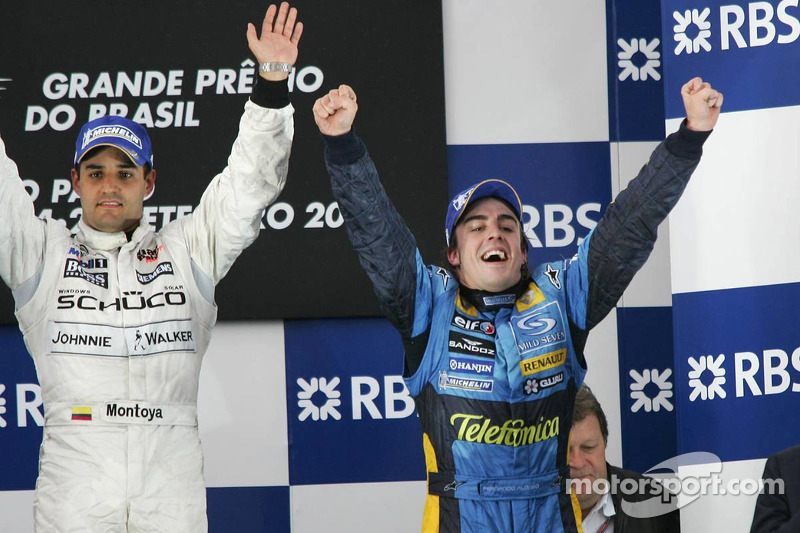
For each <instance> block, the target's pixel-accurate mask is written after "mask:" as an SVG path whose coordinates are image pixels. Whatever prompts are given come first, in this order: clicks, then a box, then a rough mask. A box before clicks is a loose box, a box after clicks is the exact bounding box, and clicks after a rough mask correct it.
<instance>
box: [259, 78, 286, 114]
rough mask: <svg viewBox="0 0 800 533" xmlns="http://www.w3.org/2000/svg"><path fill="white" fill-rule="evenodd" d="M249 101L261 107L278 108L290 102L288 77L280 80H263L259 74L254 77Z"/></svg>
mask: <svg viewBox="0 0 800 533" xmlns="http://www.w3.org/2000/svg"><path fill="white" fill-rule="evenodd" d="M250 101H251V102H253V103H254V104H256V105H258V106H261V107H268V108H270V109H280V108H282V107H286V106H287V105H289V104H290V103H291V101H290V100H289V78H286V79H285V80H281V81H269V80H265V79H264V78H262V77H261V76H258V77H257V79H256V84H255V86H254V87H253V93H252V94H251V95H250Z"/></svg>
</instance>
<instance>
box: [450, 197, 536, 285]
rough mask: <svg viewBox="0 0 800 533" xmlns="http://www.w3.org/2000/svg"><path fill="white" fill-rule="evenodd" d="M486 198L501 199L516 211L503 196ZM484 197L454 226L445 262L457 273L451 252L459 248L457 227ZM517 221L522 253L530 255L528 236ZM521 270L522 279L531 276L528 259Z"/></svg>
mask: <svg viewBox="0 0 800 533" xmlns="http://www.w3.org/2000/svg"><path fill="white" fill-rule="evenodd" d="M486 198H494V199H495V200H499V201H501V202H503V203H504V204H505V205H506V206H507V207H508V208H509V209H510V210H511V212H512V213H513V212H514V208H513V207H511V204H509V203H508V202H506V201H505V200H503V199H502V198H497V197H495V196H487V197H486ZM484 199H485V198H481V199H480V200H478V201H476V202H475V203H474V204H473V205H471V206H469V207H468V208H467V210H466V211H464V212H463V213H462V214H461V216H460V217H459V219H458V221H457V222H456V225H455V226H453V234H452V235H451V236H450V245H449V246H448V247H447V248H445V249H444V262H445V264H446V265H449V266H450V269H451V270H453V272H455V273H457V272H458V267H457V266H453V265H451V264H450V252H452V251H454V250H456V249H457V248H458V238H457V237H456V228H457V227H458V226H459V225H460V224H461V221H462V220H464V217H465V216H466V215H467V213H469V212H470V211H471V210H472V208H473V207H475V206H476V205H477V204H478V203H479V202H480V201H481V200H484ZM517 223H518V224H519V240H520V247H521V248H522V253H523V254H524V255H525V257H527V256H528V238H527V237H525V231H524V230H523V227H522V221H521V220H520V219H517ZM519 271H520V274H521V276H522V277H521V279H527V278H529V277H530V275H531V271H530V269H529V268H528V262H527V261H525V262H523V263H522V266H521V267H520V269H519Z"/></svg>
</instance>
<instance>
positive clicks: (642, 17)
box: [606, 0, 670, 142]
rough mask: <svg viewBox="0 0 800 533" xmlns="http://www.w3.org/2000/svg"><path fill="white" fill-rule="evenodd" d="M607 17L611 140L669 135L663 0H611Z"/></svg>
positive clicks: (609, 0) (657, 139) (645, 138)
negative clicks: (662, 24)
mask: <svg viewBox="0 0 800 533" xmlns="http://www.w3.org/2000/svg"><path fill="white" fill-rule="evenodd" d="M606 21H607V25H608V29H607V32H606V36H607V37H606V38H607V41H608V47H607V50H608V110H609V113H608V126H609V139H610V140H611V141H612V142H614V141H660V140H662V139H663V138H664V84H663V75H664V61H663V55H664V51H663V46H662V44H663V43H662V42H661V2H660V1H659V0H607V2H606ZM666 44H667V46H670V43H666Z"/></svg>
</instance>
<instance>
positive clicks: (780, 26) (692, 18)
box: [672, 0, 800, 55]
mask: <svg viewBox="0 0 800 533" xmlns="http://www.w3.org/2000/svg"><path fill="white" fill-rule="evenodd" d="M798 4H800V0H783V1H781V2H779V3H778V4H777V5H773V4H772V3H770V2H751V3H749V4H747V5H746V6H738V5H724V6H719V13H717V16H716V17H712V18H710V15H711V9H710V8H708V7H706V8H705V9H702V10H700V9H692V10H689V9H687V10H685V11H683V12H681V11H675V12H673V13H672V17H673V18H674V19H675V22H676V25H675V26H674V27H673V31H674V32H675V41H676V42H677V45H676V46H675V55H680V54H682V53H686V54H692V53H698V52H700V51H701V50H703V51H706V52H710V51H711V50H712V48H714V46H713V45H712V41H711V39H712V35H713V34H714V29H713V25H714V23H716V24H717V27H718V31H717V32H716V33H717V35H719V41H718V45H719V49H720V50H729V49H731V48H753V47H756V46H767V45H770V44H772V43H773V42H775V41H777V42H778V44H789V43H793V42H795V41H796V40H797V39H798V37H800V20H798V17H799V16H800V11H798ZM714 42H715V43H716V41H714Z"/></svg>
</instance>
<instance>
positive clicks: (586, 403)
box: [572, 383, 608, 443]
mask: <svg viewBox="0 0 800 533" xmlns="http://www.w3.org/2000/svg"><path fill="white" fill-rule="evenodd" d="M589 415H594V416H596V417H597V421H598V422H599V423H600V433H602V434H603V441H605V442H606V443H607V442H608V420H606V414H605V413H604V412H603V408H602V407H600V402H598V401H597V398H595V395H594V393H592V389H590V388H589V387H588V386H587V385H586V384H585V383H584V384H583V385H581V387H580V388H579V389H578V393H577V394H576V395H575V408H574V410H573V414H572V423H573V424H574V423H575V422H580V421H581V420H583V419H584V418H586V417H587V416H589Z"/></svg>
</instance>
